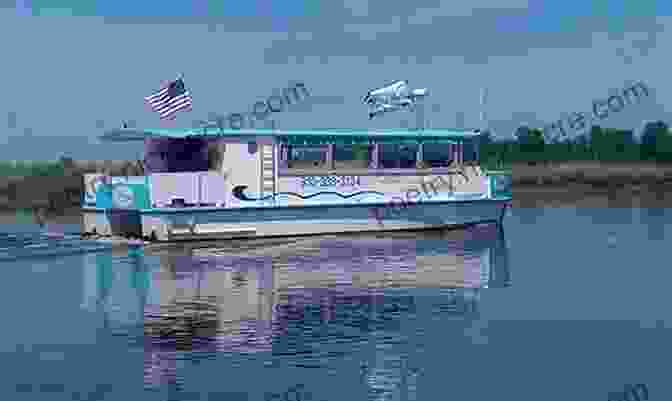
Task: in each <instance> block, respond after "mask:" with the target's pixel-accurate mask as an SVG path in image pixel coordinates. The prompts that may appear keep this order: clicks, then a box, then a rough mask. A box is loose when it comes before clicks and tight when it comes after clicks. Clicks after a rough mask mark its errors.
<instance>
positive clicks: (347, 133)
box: [100, 128, 480, 145]
mask: <svg viewBox="0 0 672 401" xmlns="http://www.w3.org/2000/svg"><path fill="white" fill-rule="evenodd" d="M479 135H480V133H479V132H478V131H469V130H455V129H426V130H415V129H385V130H373V129H371V130H365V129H361V130H357V129H314V130H288V131H280V130H270V129H240V130H234V129H223V130H220V129H217V128H190V129H165V128H164V129H146V130H137V129H130V128H120V129H116V130H111V131H107V132H105V134H104V135H103V136H101V137H100V139H101V140H104V141H112V142H127V141H138V140H144V139H147V138H161V137H163V138H188V137H212V138H216V137H221V138H230V139H235V140H240V141H241V142H246V141H250V140H253V139H254V138H257V137H273V138H275V139H276V140H277V141H278V142H280V143H286V144H293V145H319V144H332V143H334V144H357V143H363V144H364V143H418V142H423V143H427V142H434V143H437V142H438V143H457V142H463V141H465V140H469V139H472V138H475V137H478V136H479Z"/></svg>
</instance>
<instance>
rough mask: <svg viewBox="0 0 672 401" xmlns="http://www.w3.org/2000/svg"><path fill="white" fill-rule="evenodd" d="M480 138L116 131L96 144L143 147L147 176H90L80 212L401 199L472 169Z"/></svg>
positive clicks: (474, 134) (424, 133) (427, 133)
mask: <svg viewBox="0 0 672 401" xmlns="http://www.w3.org/2000/svg"><path fill="white" fill-rule="evenodd" d="M479 135H480V134H479V132H478V131H457V130H443V129H433V130H421V131H418V130H385V131H368V130H362V131H357V130H344V129H331V130H307V131H300V130H294V131H277V130H219V129H212V128H204V129H192V130H169V129H163V130H151V131H144V130H140V131H139V130H134V129H119V130H115V131H110V132H108V133H106V134H105V135H104V136H103V137H101V139H103V140H106V141H133V140H140V141H144V143H145V155H144V167H145V173H146V176H144V177H103V178H101V177H100V175H98V176H96V175H93V174H91V175H87V179H88V182H87V183H86V185H87V190H88V191H87V197H86V199H85V206H97V207H104V208H105V207H107V208H110V207H135V208H141V209H145V208H161V207H199V206H210V207H211V206H217V207H227V205H229V204H230V202H229V201H230V200H231V199H230V194H231V192H232V189H233V188H234V187H235V186H241V185H243V186H246V187H247V188H246V191H247V192H248V193H250V194H255V195H257V196H259V197H263V196H266V195H269V194H273V193H278V192H295V193H303V194H306V193H310V192H315V191H316V190H318V189H324V190H328V189H329V188H330V187H335V188H338V190H339V192H344V191H345V192H347V191H349V190H357V188H366V189H370V190H377V189H385V192H389V191H392V192H395V190H394V189H395V188H394V187H398V188H397V189H398V190H399V191H400V192H403V191H404V189H405V188H407V187H408V185H412V184H417V181H418V178H422V177H426V178H430V177H432V176H440V175H444V174H451V172H454V171H455V169H456V168H461V167H464V166H473V167H475V168H476V167H477V164H478V146H477V140H478V138H479ZM465 172H466V173H467V174H469V172H470V170H468V169H467V170H465ZM477 175H478V174H477ZM452 176H454V175H451V177H452ZM104 180H107V181H109V182H107V183H108V184H112V186H115V184H122V183H124V184H127V185H126V186H128V185H130V186H131V187H129V189H130V191H128V190H127V191H125V192H126V193H124V194H119V195H117V196H116V197H115V196H113V195H112V194H108V195H109V196H105V194H97V193H96V190H94V187H96V184H97V183H99V182H103V181H104ZM481 181H482V179H481V180H479V181H478V184H477V185H476V187H475V186H474V185H471V186H470V185H467V184H468V183H466V182H464V183H459V182H455V185H456V186H457V187H461V190H460V189H459V188H458V189H456V188H454V190H456V191H458V192H478V191H482V190H485V189H484V188H477V187H480V186H481V185H480V184H481V183H482V182H481ZM385 184H387V185H385ZM390 184H397V185H390ZM460 184H462V185H460ZM465 185H466V186H465ZM117 186H118V185H117ZM381 186H384V187H386V188H381ZM140 187H144V193H143V189H142V188H140ZM136 192H137V194H136ZM135 195H138V196H135ZM130 198H134V200H133V201H132V202H131V199H130ZM124 202H125V203H124ZM234 203H235V202H234Z"/></svg>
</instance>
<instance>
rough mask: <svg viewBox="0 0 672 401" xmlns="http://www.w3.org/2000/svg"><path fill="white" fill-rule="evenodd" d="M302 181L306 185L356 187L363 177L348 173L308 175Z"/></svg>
mask: <svg viewBox="0 0 672 401" xmlns="http://www.w3.org/2000/svg"><path fill="white" fill-rule="evenodd" d="M302 183H303V186H304V187H350V186H352V187H354V186H359V185H361V177H359V176H348V175H345V176H341V175H327V176H306V177H303V178H302Z"/></svg>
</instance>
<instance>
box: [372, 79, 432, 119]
mask: <svg viewBox="0 0 672 401" xmlns="http://www.w3.org/2000/svg"><path fill="white" fill-rule="evenodd" d="M428 94H429V90H428V89H427V88H422V89H410V87H409V86H408V81H405V80H404V81H396V82H393V83H391V84H389V85H386V86H383V87H382V88H378V89H373V90H370V91H369V92H368V93H367V94H366V96H364V98H363V99H362V101H363V103H365V104H367V105H368V106H369V119H373V117H376V116H378V115H381V114H384V113H387V112H390V111H398V110H405V109H411V110H412V109H413V108H414V106H415V104H416V102H417V101H418V100H420V99H423V98H424V97H426V96H427V95H428Z"/></svg>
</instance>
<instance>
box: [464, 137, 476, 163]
mask: <svg viewBox="0 0 672 401" xmlns="http://www.w3.org/2000/svg"><path fill="white" fill-rule="evenodd" d="M463 157H464V162H465V163H473V162H478V143H477V142H475V141H469V142H466V143H465V144H464V156H463Z"/></svg>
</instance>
